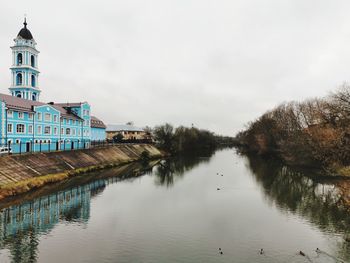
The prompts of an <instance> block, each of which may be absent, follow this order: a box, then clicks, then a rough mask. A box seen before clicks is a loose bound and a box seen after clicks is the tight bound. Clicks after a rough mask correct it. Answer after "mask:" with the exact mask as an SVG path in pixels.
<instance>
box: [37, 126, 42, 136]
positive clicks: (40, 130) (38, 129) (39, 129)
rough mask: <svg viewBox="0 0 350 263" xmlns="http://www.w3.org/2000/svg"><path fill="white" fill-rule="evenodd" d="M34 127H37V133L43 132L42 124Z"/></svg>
mask: <svg viewBox="0 0 350 263" xmlns="http://www.w3.org/2000/svg"><path fill="white" fill-rule="evenodd" d="M36 128H37V131H38V134H42V132H43V126H41V125H38V126H37V127H36Z"/></svg>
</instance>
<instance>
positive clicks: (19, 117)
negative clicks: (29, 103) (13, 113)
mask: <svg viewBox="0 0 350 263" xmlns="http://www.w3.org/2000/svg"><path fill="white" fill-rule="evenodd" d="M18 119H21V120H23V119H24V112H21V111H19V112H18Z"/></svg>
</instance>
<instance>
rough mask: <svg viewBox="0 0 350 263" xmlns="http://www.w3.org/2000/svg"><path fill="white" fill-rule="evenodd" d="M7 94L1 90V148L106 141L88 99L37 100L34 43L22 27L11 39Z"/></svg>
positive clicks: (70, 145) (69, 146)
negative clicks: (9, 80)
mask: <svg viewBox="0 0 350 263" xmlns="http://www.w3.org/2000/svg"><path fill="white" fill-rule="evenodd" d="M14 42H15V44H14V46H12V47H11V49H12V57H13V59H12V67H11V68H10V69H11V76H12V83H11V86H10V88H9V90H10V95H6V94H1V93H0V138H1V143H0V144H1V146H0V149H1V148H2V149H4V148H6V149H7V148H11V150H12V152H13V153H18V152H35V151H54V150H70V149H81V148H88V147H89V146H90V145H91V141H92V140H105V139H106V133H105V132H104V131H105V126H104V124H103V122H102V121H101V120H99V119H97V118H96V117H93V116H91V107H90V105H89V103H87V102H79V103H54V102H49V103H44V102H40V101H39V98H40V93H41V90H40V88H39V74H40V72H39V69H38V54H39V51H38V50H37V49H36V42H35V40H34V38H33V36H32V34H31V32H30V31H29V29H28V28H27V23H26V20H25V21H24V27H23V28H22V29H21V30H20V32H19V33H18V35H17V37H16V38H15V39H14Z"/></svg>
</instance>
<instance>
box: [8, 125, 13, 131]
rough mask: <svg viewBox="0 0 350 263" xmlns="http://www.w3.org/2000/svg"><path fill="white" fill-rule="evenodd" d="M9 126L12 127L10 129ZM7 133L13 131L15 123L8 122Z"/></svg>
mask: <svg viewBox="0 0 350 263" xmlns="http://www.w3.org/2000/svg"><path fill="white" fill-rule="evenodd" d="M9 127H11V129H10V130H9ZM7 133H13V124H12V123H8V124H7Z"/></svg>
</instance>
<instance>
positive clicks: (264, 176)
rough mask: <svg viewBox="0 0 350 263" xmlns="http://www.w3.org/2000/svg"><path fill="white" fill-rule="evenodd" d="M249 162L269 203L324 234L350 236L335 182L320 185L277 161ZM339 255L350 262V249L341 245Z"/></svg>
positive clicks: (349, 220)
mask: <svg viewBox="0 0 350 263" xmlns="http://www.w3.org/2000/svg"><path fill="white" fill-rule="evenodd" d="M247 160H248V167H249V168H250V170H251V171H252V174H253V176H254V178H255V179H256V181H257V182H258V184H259V185H260V186H261V188H262V191H263V193H264V195H265V197H266V199H267V200H268V201H270V202H271V203H274V204H275V205H276V206H278V207H279V208H280V209H281V210H288V211H292V212H293V213H296V214H299V215H301V216H303V217H304V218H306V219H308V220H309V221H310V222H312V223H313V224H315V225H317V226H318V227H319V228H320V229H321V230H322V231H324V232H332V233H338V234H342V235H344V237H346V236H349V234H350V213H349V211H348V210H347V208H346V207H345V206H344V205H343V203H342V196H341V194H340V192H339V189H338V188H337V187H336V185H335V184H334V183H333V182H330V181H328V182H327V181H326V180H322V181H320V180H319V179H318V177H317V176H314V175H313V174H312V172H310V171H296V170H293V169H291V168H289V167H286V166H284V165H282V164H281V163H280V162H278V161H276V160H273V159H261V158H259V157H257V156H248V158H247ZM306 174H307V175H312V176H306ZM338 253H339V257H342V258H346V259H347V260H350V245H349V244H346V243H344V242H343V243H342V242H341V244H339V251H338Z"/></svg>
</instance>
